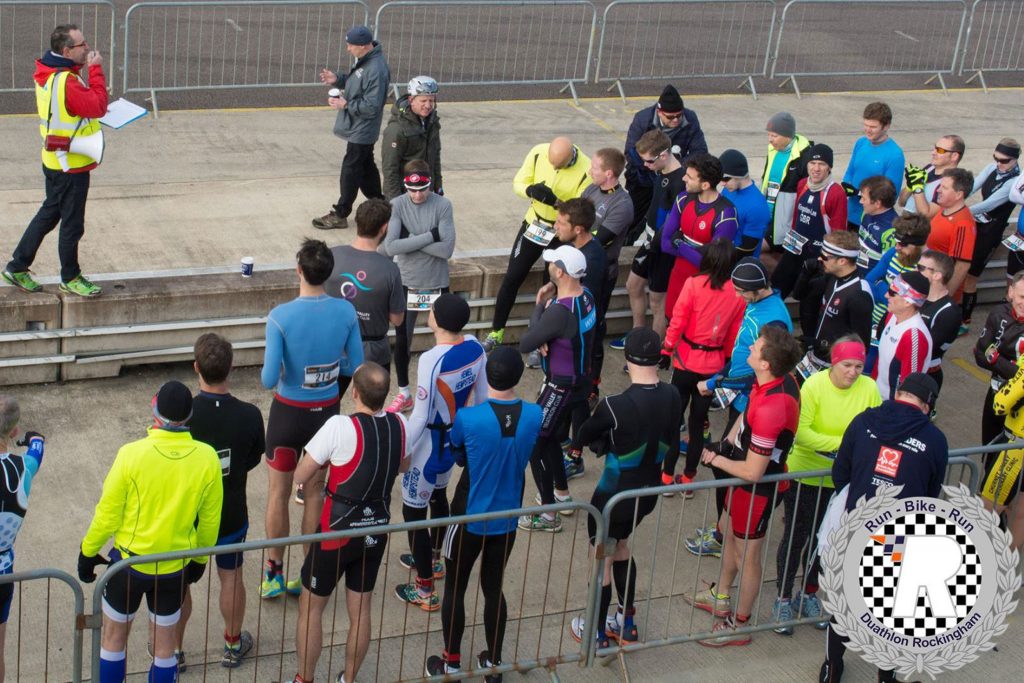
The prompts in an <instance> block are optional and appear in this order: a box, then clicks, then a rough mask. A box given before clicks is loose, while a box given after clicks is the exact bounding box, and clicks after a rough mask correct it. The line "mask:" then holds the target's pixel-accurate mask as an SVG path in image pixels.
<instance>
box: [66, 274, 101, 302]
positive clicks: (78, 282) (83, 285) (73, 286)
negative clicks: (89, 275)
mask: <svg viewBox="0 0 1024 683" xmlns="http://www.w3.org/2000/svg"><path fill="white" fill-rule="evenodd" d="M60 291H62V292H64V293H65V294H77V295H78V296H84V297H86V298H91V297H94V296H99V295H100V293H101V292H102V291H103V288H102V287H100V286H99V285H94V284H93V283H91V282H89V280H87V279H86V277H85V276H84V275H79V276H78V277H76V278H74V279H73V280H71V281H70V282H62V283H60Z"/></svg>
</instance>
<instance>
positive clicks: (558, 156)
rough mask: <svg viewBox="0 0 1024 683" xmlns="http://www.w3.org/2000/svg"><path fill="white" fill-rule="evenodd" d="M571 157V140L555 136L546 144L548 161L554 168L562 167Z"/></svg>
mask: <svg viewBox="0 0 1024 683" xmlns="http://www.w3.org/2000/svg"><path fill="white" fill-rule="evenodd" d="M570 159H572V140H570V139H569V138H566V137H557V138H555V139H554V140H552V141H551V144H549V145H548V163H550V164H551V165H552V166H554V167H555V168H563V167H564V166H565V165H566V164H568V163H569V160H570Z"/></svg>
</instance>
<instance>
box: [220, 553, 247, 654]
mask: <svg viewBox="0 0 1024 683" xmlns="http://www.w3.org/2000/svg"><path fill="white" fill-rule="evenodd" d="M217 576H218V577H219V578H220V614H221V616H222V617H224V632H225V633H227V634H228V635H230V636H232V637H235V636H237V635H238V634H239V633H241V632H242V620H243V619H244V618H245V582H244V581H242V570H241V568H239V569H219V568H218V569H217Z"/></svg>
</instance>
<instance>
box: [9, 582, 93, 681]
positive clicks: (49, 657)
mask: <svg viewBox="0 0 1024 683" xmlns="http://www.w3.org/2000/svg"><path fill="white" fill-rule="evenodd" d="M43 581H45V585H44V586H42V590H41V591H40V592H41V593H42V595H38V596H37V595H34V594H35V593H36V590H35V587H36V585H37V584H36V583H34V582H38V583H42V582H43ZM54 581H56V582H57V583H58V584H64V585H66V586H67V587H68V588H70V589H71V597H72V604H71V605H70V606H69V605H68V604H67V603H65V602H62V601H60V600H55V599H53V598H54V596H53V595H52V588H53V582H54ZM8 583H9V584H13V585H14V604H13V605H12V607H11V614H10V617H9V619H8V621H7V623H8V625H11V624H13V625H16V630H15V632H14V633H12V632H11V631H12V629H8V631H7V636H6V639H7V641H8V642H7V647H6V648H5V649H6V652H0V656H2V655H6V657H5V658H4V661H5V665H6V666H5V668H6V670H7V680H12V681H18V680H40V677H42V678H41V680H44V681H48V680H50V678H51V677H52V678H54V679H56V680H62V681H67V680H70V681H72V683H79V681H81V680H82V631H81V627H82V621H83V616H84V614H85V595H84V593H83V592H82V587H81V585H80V584H79V583H78V580H77V579H75V578H74V577H73V576H71V575H70V574H68V573H66V572H63V571H61V570H59V569H50V568H44V569H33V570H31V571H25V572H15V573H13V574H4V575H0V585H2V584H8ZM27 584H31V587H30V586H29V585H27ZM26 601H28V603H29V604H28V606H26ZM69 607H70V608H72V609H73V610H74V611H73V613H72V614H68V613H67V612H68V609H69ZM55 609H56V610H57V612H58V613H57V614H52V612H53V611H54V610H55ZM51 622H52V623H51ZM68 624H70V628H68ZM12 638H13V640H14V642H13V643H12V642H11V640H12ZM69 645H70V647H68V646H69ZM94 680H95V679H94Z"/></svg>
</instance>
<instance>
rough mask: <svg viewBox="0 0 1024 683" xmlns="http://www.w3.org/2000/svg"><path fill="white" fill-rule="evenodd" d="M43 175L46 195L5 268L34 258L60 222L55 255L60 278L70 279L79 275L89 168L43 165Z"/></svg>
mask: <svg viewBox="0 0 1024 683" xmlns="http://www.w3.org/2000/svg"><path fill="white" fill-rule="evenodd" d="M43 176H44V177H45V178H46V199H44V200H43V205H42V206H40V207H39V211H37V212H36V215H35V217H34V218H33V219H32V221H31V222H30V223H29V224H28V227H27V228H25V233H24V234H23V235H22V236H21V241H19V242H18V246H17V247H15V249H14V254H13V255H12V256H11V260H10V262H9V263H8V264H7V270H8V271H10V272H12V273H22V272H25V271H26V270H28V269H29V267H30V266H31V265H32V263H33V261H35V260H36V253H37V252H38V251H39V247H40V245H42V243H43V239H44V238H45V237H46V236H47V235H49V234H50V233H51V232H53V229H54V228H56V227H57V223H60V235H59V236H58V238H57V255H58V256H59V257H60V279H61V280H63V281H64V282H70V281H71V280H74V279H75V278H76V277H78V276H79V275H81V273H82V269H81V268H80V267H79V265H78V243H79V242H80V241H81V239H82V236H83V235H84V234H85V202H86V200H87V199H88V198H89V172H88V171H86V172H85V173H63V172H62V171H54V170H52V169H49V168H46V167H45V166H44V167H43Z"/></svg>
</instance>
